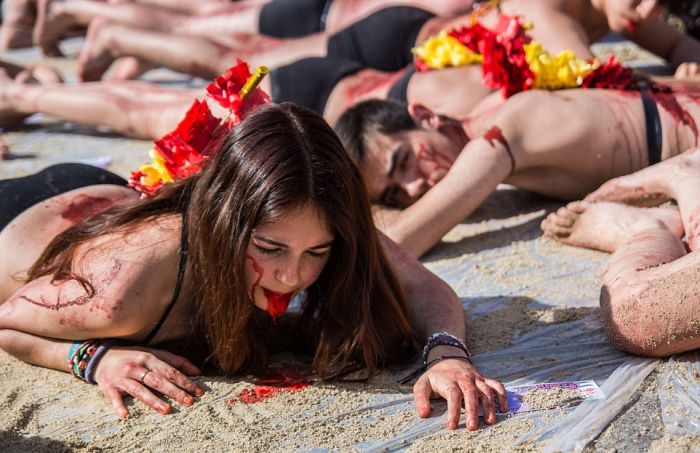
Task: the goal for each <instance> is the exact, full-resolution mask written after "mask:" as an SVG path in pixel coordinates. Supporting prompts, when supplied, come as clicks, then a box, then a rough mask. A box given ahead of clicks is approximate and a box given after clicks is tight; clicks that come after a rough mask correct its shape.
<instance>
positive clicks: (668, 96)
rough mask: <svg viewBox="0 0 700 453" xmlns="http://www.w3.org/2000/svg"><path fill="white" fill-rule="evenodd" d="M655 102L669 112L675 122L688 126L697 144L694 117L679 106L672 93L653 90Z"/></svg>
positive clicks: (696, 127)
mask: <svg viewBox="0 0 700 453" xmlns="http://www.w3.org/2000/svg"><path fill="white" fill-rule="evenodd" d="M653 95H654V98H655V99H656V102H657V103H658V104H660V105H661V106H662V107H663V108H664V109H665V110H666V111H667V112H668V113H670V114H671V116H672V117H673V119H674V120H675V121H676V124H677V125H679V124H681V123H682V124H685V125H686V126H688V127H689V128H690V129H691V130H692V131H693V134H694V135H695V145H696V146H697V145H698V125H697V123H695V119H694V118H693V117H692V116H691V115H690V114H689V113H688V111H687V110H685V109H684V108H683V107H681V106H680V104H679V103H678V100H677V99H676V96H675V94H674V93H667V92H653Z"/></svg>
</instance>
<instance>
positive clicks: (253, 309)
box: [0, 104, 507, 430]
mask: <svg viewBox="0 0 700 453" xmlns="http://www.w3.org/2000/svg"><path fill="white" fill-rule="evenodd" d="M61 172H64V173H63V174H61ZM76 173H77V174H76ZM75 181H78V184H77V185H73V186H69V185H68V183H69V182H71V183H74V182H75ZM0 200H2V206H3V207H2V221H3V222H4V224H2V225H4V227H3V226H2V225H0V228H2V230H1V232H0V247H2V250H3V251H4V252H3V253H4V254H5V255H4V258H5V259H4V260H3V262H2V264H1V265H0V266H2V267H1V268H0V301H2V302H0V303H1V305H0V347H1V348H2V349H4V350H5V351H7V352H8V353H10V354H12V355H14V356H16V357H18V358H19V359H21V360H24V361H27V362H30V363H34V364H37V365H41V366H45V367H50V368H54V369H58V370H63V371H68V369H70V370H71V371H72V372H73V374H75V375H76V376H77V377H79V378H81V379H85V380H86V381H88V382H93V383H97V384H98V385H99V386H100V388H101V390H102V391H103V393H104V394H105V396H106V397H107V398H108V399H109V400H110V402H111V403H112V405H113V406H114V408H115V410H116V411H117V413H118V414H119V415H120V416H122V417H124V416H126V415H127V410H126V408H125V406H124V403H123V401H122V397H123V395H124V394H129V395H132V396H134V397H135V398H137V399H139V400H140V401H143V402H144V403H146V404H147V405H149V406H151V407H153V408H154V409H156V410H157V411H159V412H161V413H168V412H169V411H170V410H171V408H170V406H169V405H168V404H167V403H166V402H164V401H163V400H161V399H160V398H158V397H157V396H156V395H155V394H154V393H153V392H160V393H162V394H164V395H166V396H168V397H170V398H173V399H174V400H176V401H178V402H179V403H181V404H184V405H187V406H189V405H191V404H193V401H194V400H193V397H196V396H201V395H202V393H203V389H202V388H201V387H200V386H199V385H198V384H197V383H195V382H194V381H192V380H191V379H190V378H188V377H187V375H196V374H199V372H200V371H199V369H198V368H197V367H196V366H195V365H193V363H192V362H190V360H188V359H185V358H184V357H182V356H187V357H189V358H191V359H194V360H197V361H200V362H203V363H204V364H205V365H211V366H214V367H215V368H217V369H218V370H220V371H221V372H223V373H226V374H232V373H244V372H248V371H254V370H256V369H259V368H261V367H262V366H264V364H265V362H266V359H267V355H268V351H273V350H279V349H282V348H284V347H286V346H287V345H288V344H290V343H288V342H287V340H289V338H287V339H286V340H285V336H284V335H282V333H281V331H282V330H283V329H282V328H283V327H284V326H287V325H291V326H293V329H292V330H291V332H293V335H292V336H291V339H292V340H293V343H299V344H300V345H302V346H306V350H307V351H309V352H310V353H311V355H312V357H313V359H312V365H313V368H314V369H315V371H316V372H317V373H318V375H319V376H320V377H322V378H333V377H338V376H341V375H342V374H343V373H345V372H347V371H348V370H349V369H351V368H355V369H356V368H357V367H360V368H364V369H366V371H367V373H368V374H372V373H374V372H375V371H376V370H377V369H378V368H379V367H382V366H384V365H385V364H387V363H389V362H394V361H397V360H404V359H406V358H408V357H410V355H411V353H412V352H413V351H414V349H415V348H414V345H415V342H414V338H416V335H419V336H423V335H429V334H432V333H434V332H438V334H437V335H432V336H431V338H430V341H429V342H428V347H427V350H428V351H429V353H428V355H427V356H426V357H425V358H426V359H427V360H436V359H437V360H436V362H435V364H434V365H433V366H431V367H430V368H429V369H428V370H427V372H425V373H424V374H423V375H422V376H421V377H420V379H419V380H418V382H417V383H416V384H415V386H414V396H415V400H416V405H417V408H418V412H419V414H420V415H421V416H424V417H425V416H427V415H428V414H429V412H430V405H429V398H430V397H434V396H442V397H444V398H446V399H447V400H448V412H449V419H448V426H449V427H451V428H456V426H457V423H458V421H459V416H460V406H461V401H462V400H464V407H465V409H466V413H467V427H468V428H469V429H472V430H473V429H476V428H477V426H478V423H477V408H481V410H482V411H483V413H484V414H486V417H485V418H486V422H487V423H495V421H496V416H495V412H494V400H495V398H498V400H499V404H500V405H501V407H502V408H504V407H506V406H505V405H507V401H506V398H505V390H504V388H503V386H502V384H501V383H499V382H497V381H494V380H491V379H486V378H484V377H482V376H481V375H480V374H479V373H478V371H477V370H476V368H475V367H474V366H473V365H472V364H471V363H470V362H469V361H468V357H467V356H468V352H467V351H466V348H465V347H464V346H463V344H462V343H461V340H459V339H458V337H463V335H464V334H465V332H464V318H463V312H462V308H461V305H460V304H459V300H458V299H457V297H456V295H455V294H454V293H453V292H452V291H451V290H450V289H449V287H447V285H445V284H444V283H443V282H442V281H440V280H439V279H437V278H436V277H435V276H433V275H432V274H430V273H429V272H428V271H427V270H425V268H423V267H422V266H421V265H420V263H418V262H417V261H415V260H412V259H411V258H408V257H407V256H406V255H405V254H404V253H403V252H402V251H401V250H400V249H398V247H396V246H395V245H393V244H392V243H391V242H390V241H388V240H386V238H384V237H379V235H378V233H377V231H376V229H375V227H374V225H373V223H372V217H371V214H370V206H369V201H368V198H367V196H366V189H365V187H364V185H363V182H362V178H361V176H360V174H359V173H358V171H357V170H356V169H355V167H354V166H353V165H352V163H351V161H350V159H349V158H348V157H347V155H346V153H345V151H344V150H343V148H342V145H341V144H340V142H339V140H338V138H337V137H336V135H335V134H334V133H333V132H332V130H331V129H330V127H329V126H328V125H327V124H326V123H325V122H324V121H323V119H322V118H321V117H319V116H318V115H316V114H314V113H312V112H310V111H309V110H306V109H303V108H300V107H297V106H294V105H292V104H280V105H271V106H266V107H262V108H260V109H259V110H258V111H256V112H255V113H253V114H251V115H250V116H248V117H247V118H246V119H245V120H243V122H241V123H240V124H239V125H238V126H236V128H234V130H233V132H232V133H231V134H230V135H228V136H227V137H226V139H225V141H224V142H223V144H222V145H221V147H220V150H219V151H218V152H217V153H216V154H215V156H214V157H213V158H212V160H211V162H210V163H209V164H208V165H206V166H205V168H204V170H203V171H202V172H201V173H199V174H196V175H194V176H191V177H189V178H187V179H184V180H181V181H178V182H174V183H171V184H167V185H165V186H164V187H162V188H161V189H160V190H159V191H158V192H157V193H156V194H155V195H154V196H153V197H152V198H148V199H138V194H137V193H136V192H134V191H132V190H131V189H129V188H127V187H124V181H123V180H121V178H118V177H116V176H114V175H112V174H110V173H109V172H106V171H103V170H98V169H94V168H92V167H85V166H80V165H77V166H76V165H69V166H68V167H66V166H60V167H58V169H57V168H56V167H52V168H50V169H49V170H46V171H44V172H42V173H39V174H37V175H34V176H30V177H27V178H19V179H15V180H7V181H2V182H1V184H0ZM20 203H24V205H20ZM382 247H384V249H385V250H386V253H387V255H385V253H384V252H383V251H382ZM390 263H391V264H390ZM27 269H28V271H26V270H27ZM394 269H396V273H395V272H394ZM25 271H26V274H24V275H25V278H24V279H20V278H19V276H20V275H22V273H23V272H25ZM404 291H405V293H404ZM297 295H298V296H300V297H301V299H302V304H301V312H300V313H299V315H298V316H297V317H295V318H290V316H288V315H284V314H283V313H284V312H285V310H286V308H287V305H288V304H289V302H290V301H291V300H292V298H293V297H294V296H297ZM409 305H410V306H409ZM442 331H446V332H450V333H449V334H447V333H442ZM96 339H99V340H96ZM115 340H117V341H118V343H114V341H115ZM73 342H76V343H73ZM166 350H170V351H175V352H177V354H180V355H175V354H173V353H171V352H166ZM181 355H182V356H181ZM69 359H70V365H69Z"/></svg>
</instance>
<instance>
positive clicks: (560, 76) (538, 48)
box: [523, 41, 595, 90]
mask: <svg viewBox="0 0 700 453" xmlns="http://www.w3.org/2000/svg"><path fill="white" fill-rule="evenodd" d="M523 47H524V49H525V60H526V61H527V63H528V64H529V65H530V70H531V71H532V72H533V73H534V74H535V84H534V88H543V89H547V90H559V89H562V88H575V87H577V86H579V85H580V84H581V82H582V81H583V79H584V77H586V76H587V75H588V74H589V73H590V72H591V71H593V70H594V69H595V65H594V64H591V63H589V62H587V61H584V60H579V59H578V58H576V54H575V53H574V52H573V51H572V50H564V51H562V52H559V53H558V54H556V55H551V54H550V53H549V52H547V51H546V50H544V49H543V48H542V43H540V42H538V41H532V42H531V43H530V44H525V45H524V46H523Z"/></svg>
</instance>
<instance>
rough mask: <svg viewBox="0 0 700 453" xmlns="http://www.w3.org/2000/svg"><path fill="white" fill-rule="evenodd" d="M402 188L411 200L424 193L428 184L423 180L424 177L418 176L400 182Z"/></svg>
mask: <svg viewBox="0 0 700 453" xmlns="http://www.w3.org/2000/svg"><path fill="white" fill-rule="evenodd" d="M402 186H403V189H404V190H405V191H406V194H408V196H409V197H410V198H411V200H416V199H418V198H420V197H422V196H423V194H425V192H427V191H428V189H429V185H428V182H427V181H426V180H425V178H422V177H420V176H418V177H416V178H414V179H412V180H410V181H404V183H403V184H402Z"/></svg>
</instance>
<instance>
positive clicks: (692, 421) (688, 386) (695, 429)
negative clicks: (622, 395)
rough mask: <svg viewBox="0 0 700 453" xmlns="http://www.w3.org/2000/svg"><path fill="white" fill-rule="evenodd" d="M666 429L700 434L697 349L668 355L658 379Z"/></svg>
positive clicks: (698, 356)
mask: <svg viewBox="0 0 700 453" xmlns="http://www.w3.org/2000/svg"><path fill="white" fill-rule="evenodd" d="M659 399H660V400H661V415H662V417H663V420H664V425H665V427H666V432H667V433H669V434H673V435H676V436H685V435H700V351H694V352H688V353H685V354H681V355H678V356H674V357H671V358H670V359H669V361H668V363H667V364H666V368H665V369H664V371H663V374H662V375H661V378H660V379H659Z"/></svg>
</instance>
